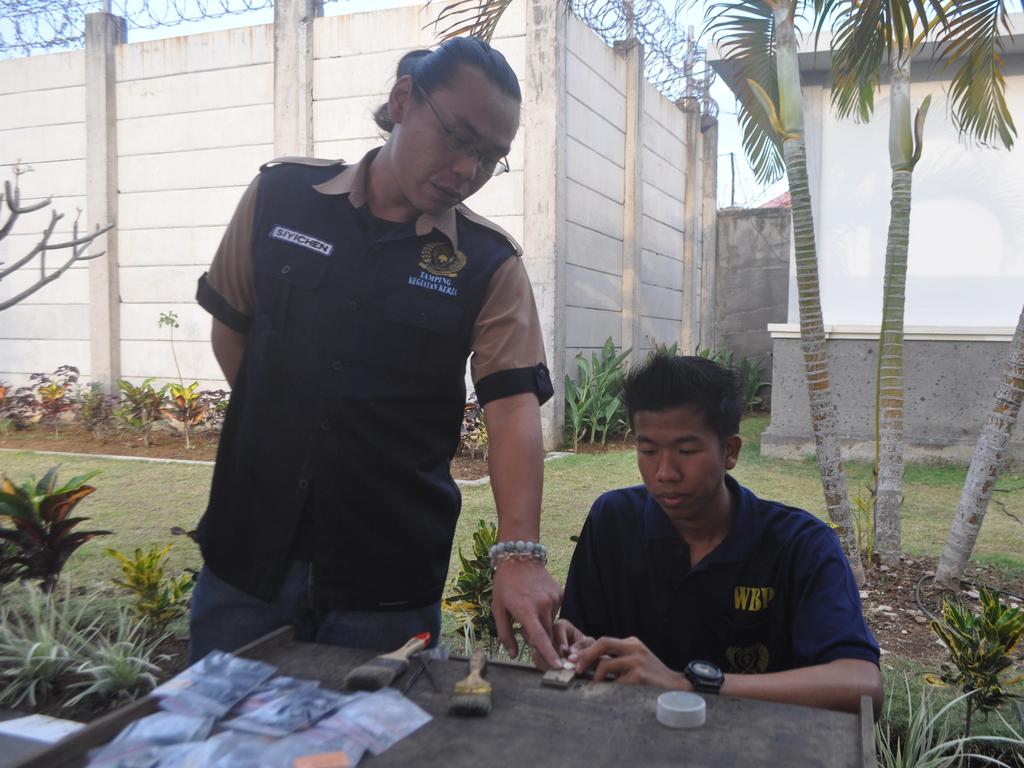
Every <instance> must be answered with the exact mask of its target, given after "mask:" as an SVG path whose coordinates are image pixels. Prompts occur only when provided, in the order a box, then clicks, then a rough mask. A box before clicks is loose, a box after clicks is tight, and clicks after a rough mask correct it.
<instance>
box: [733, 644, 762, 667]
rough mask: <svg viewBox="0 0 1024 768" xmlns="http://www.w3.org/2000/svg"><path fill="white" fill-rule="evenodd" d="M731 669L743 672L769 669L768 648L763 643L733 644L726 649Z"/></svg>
mask: <svg viewBox="0 0 1024 768" xmlns="http://www.w3.org/2000/svg"><path fill="white" fill-rule="evenodd" d="M725 657H726V658H727V659H728V660H729V671H730V672H739V673H742V674H751V673H754V672H767V671H768V649H767V648H766V647H765V645H764V644H763V643H755V644H754V645H740V646H732V647H730V648H726V649H725Z"/></svg>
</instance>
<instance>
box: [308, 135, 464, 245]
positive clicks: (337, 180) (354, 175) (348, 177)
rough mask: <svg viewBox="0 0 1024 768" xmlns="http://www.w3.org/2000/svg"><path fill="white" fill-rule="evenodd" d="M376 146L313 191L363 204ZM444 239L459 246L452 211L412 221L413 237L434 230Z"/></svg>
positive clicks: (315, 185)
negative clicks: (346, 197)
mask: <svg viewBox="0 0 1024 768" xmlns="http://www.w3.org/2000/svg"><path fill="white" fill-rule="evenodd" d="M379 151H380V147H376V148H374V149H371V150H370V151H369V152H367V153H366V154H365V155H363V159H362V160H360V161H359V162H358V163H356V164H355V165H348V166H345V168H344V169H343V170H342V171H341V173H339V174H338V175H337V176H334V177H333V178H330V179H328V180H327V181H325V182H322V183H321V184H314V185H313V189H315V190H316V191H317V192H319V193H320V194H323V195H348V201H349V204H350V205H351V206H352V207H353V208H362V207H363V206H364V205H366V182H367V180H368V175H369V170H370V163H371V162H373V158H374V157H376V156H377V153H378V152H379ZM435 229H436V230H437V231H438V232H440V233H441V234H442V235H444V236H445V237H447V238H448V239H449V240H450V241H451V243H452V247H453V248H456V249H457V248H458V247H459V235H458V228H457V227H456V226H455V208H448V209H446V210H445V211H444V212H443V213H440V214H438V215H436V216H434V215H431V214H429V213H421V214H420V215H419V217H417V219H416V234H417V235H418V236H420V237H422V236H424V235H429V234H430V233H431V232H433V231H434V230H435Z"/></svg>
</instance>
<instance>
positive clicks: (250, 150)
mask: <svg viewBox="0 0 1024 768" xmlns="http://www.w3.org/2000/svg"><path fill="white" fill-rule="evenodd" d="M273 157H274V146H273V144H252V145H248V146H242V147H227V148H224V149H200V150H195V151H184V152H167V153H161V154H158V155H134V156H131V157H123V158H121V162H120V163H119V167H118V188H119V189H120V190H121V193H122V194H127V193H133V192H158V191H165V190H191V189H200V188H204V187H238V186H242V185H248V184H249V182H250V181H252V180H253V179H254V178H255V177H256V176H257V175H258V174H259V170H260V166H261V165H262V164H263V163H266V162H268V161H269V160H272V159H273Z"/></svg>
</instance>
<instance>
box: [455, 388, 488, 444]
mask: <svg viewBox="0 0 1024 768" xmlns="http://www.w3.org/2000/svg"><path fill="white" fill-rule="evenodd" d="M481 450H482V451H483V454H484V458H485V459H486V458H487V422H486V421H485V420H484V409H483V408H481V407H480V403H479V401H478V400H477V399H476V395H475V394H472V395H470V396H469V400H468V401H467V402H466V407H465V408H464V409H463V411H462V432H461V434H460V435H459V451H460V452H468V453H469V455H470V456H472V457H473V458H474V459H475V458H476V453H477V451H481Z"/></svg>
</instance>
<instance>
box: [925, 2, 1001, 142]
mask: <svg viewBox="0 0 1024 768" xmlns="http://www.w3.org/2000/svg"><path fill="white" fill-rule="evenodd" d="M1000 28H1002V29H1005V30H1006V31H1007V32H1009V31H1010V27H1009V19H1008V16H1007V12H1006V5H1005V3H1004V1H1003V0H960V2H958V3H956V4H955V5H954V8H953V10H952V12H951V13H950V15H949V19H948V25H947V26H946V28H945V29H944V30H943V33H942V35H941V37H940V40H939V55H940V57H942V58H943V59H945V60H946V67H947V68H948V67H953V68H954V69H955V72H954V74H953V79H952V82H951V83H950V87H949V102H950V105H949V108H950V113H951V114H952V117H953V123H954V124H955V125H956V128H957V130H958V131H959V133H960V136H961V137H962V138H964V139H966V140H968V141H976V142H978V143H979V144H983V145H987V146H991V145H993V144H995V143H996V142H997V141H998V142H999V143H1001V144H1002V145H1003V146H1004V147H1006V148H1007V149H1010V148H1011V147H1012V146H1013V142H1014V139H1015V138H1016V136H1017V128H1016V126H1015V125H1014V122H1013V116H1012V115H1011V114H1010V110H1009V107H1008V106H1007V104H1006V81H1005V80H1004V78H1003V57H1002V51H1003V43H1002V40H1001V39H1000V37H999V35H1000Z"/></svg>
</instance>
